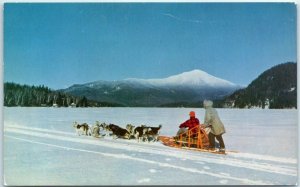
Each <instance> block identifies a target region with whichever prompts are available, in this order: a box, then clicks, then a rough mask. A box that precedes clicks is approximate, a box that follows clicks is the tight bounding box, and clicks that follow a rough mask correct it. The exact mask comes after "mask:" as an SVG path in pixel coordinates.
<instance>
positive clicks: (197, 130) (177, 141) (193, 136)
mask: <svg viewBox="0 0 300 187" xmlns="http://www.w3.org/2000/svg"><path fill="white" fill-rule="evenodd" d="M159 141H160V142H162V144H163V145H165V146H169V147H174V148H179V149H188V150H195V151H201V152H209V153H214V154H226V153H224V152H219V151H212V150H209V140H208V136H207V134H206V132H205V130H204V129H203V128H201V127H200V126H199V125H198V126H196V127H194V128H191V129H189V130H188V131H187V132H185V133H182V134H180V135H179V136H178V138H174V137H168V136H159Z"/></svg>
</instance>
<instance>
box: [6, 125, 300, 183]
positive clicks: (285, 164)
mask: <svg viewBox="0 0 300 187" xmlns="http://www.w3.org/2000/svg"><path fill="white" fill-rule="evenodd" d="M4 130H5V131H6V132H11V133H16V134H22V135H28V136H34V137H39V138H43V139H45V138H46V139H49V140H51V139H55V140H60V141H66V142H73V143H81V144H90V145H95V146H102V147H109V148H113V149H123V150H127V151H138V152H143V153H149V154H157V155H163V156H168V157H176V158H181V159H186V160H193V161H199V162H207V163H213V164H220V165H228V166H232V167H240V168H245V169H252V170H256V171H262V172H268V173H276V174H281V175H288V176H297V168H296V167H295V166H293V165H296V163H297V160H295V159H286V158H280V157H273V156H265V155H255V154H248V153H229V154H228V155H226V156H225V155H211V154H210V153H201V152H194V151H187V150H178V149H174V148H169V147H165V146H163V145H161V144H159V143H137V142H136V141H135V140H130V141H129V140H112V139H105V138H104V139H103V138H101V139H95V138H93V137H86V136H75V135H74V134H75V133H68V132H61V131H56V130H49V129H42V128H31V127H23V126H18V125H9V126H5V129H4ZM5 137H8V138H14V139H16V140H19V141H25V142H30V143H35V144H43V145H47V146H51V147H57V148H61V149H67V150H73V151H81V152H89V153H93V154H102V155H103V156H110V157H114V158H119V159H129V160H136V161H140V162H146V163H149V164H158V165H159V166H161V167H169V168H176V169H180V170H182V171H185V172H193V173H199V174H206V175H210V176H214V177H218V178H222V179H223V178H225V179H230V180H236V181H240V182H242V183H245V184H271V183H270V182H262V181H253V180H250V179H243V178H236V177H231V176H226V175H220V174H215V173H210V172H207V171H203V170H199V169H197V168H185V167H180V166H176V165H172V164H169V163H163V162H156V161H152V160H147V159H142V158H136V157H132V156H128V155H125V154H122V155H120V154H111V153H102V152H97V151H91V150H86V149H77V148H72V147H66V146H60V145H55V144H49V143H43V142H39V141H32V140H28V139H24V138H18V137H15V136H11V135H5ZM246 158H248V159H250V158H251V160H245V159H246ZM253 159H256V160H257V161H260V162H253ZM262 161H267V162H262ZM291 164H292V166H291Z"/></svg>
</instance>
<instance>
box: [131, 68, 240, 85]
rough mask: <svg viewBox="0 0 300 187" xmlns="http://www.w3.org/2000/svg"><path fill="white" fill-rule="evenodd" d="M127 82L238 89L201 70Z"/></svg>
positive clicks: (132, 79)
mask: <svg viewBox="0 0 300 187" xmlns="http://www.w3.org/2000/svg"><path fill="white" fill-rule="evenodd" d="M126 80H127V81H131V82H136V83H140V84H150V85H153V86H185V87H198V88H203V87H238V85H236V84H234V83H232V82H229V81H227V80H224V79H220V78H217V77H214V76H212V75H210V74H208V73H206V72H204V71H201V70H193V71H189V72H184V73H181V74H178V75H173V76H170V77H167V78H163V79H135V78H131V79H126Z"/></svg>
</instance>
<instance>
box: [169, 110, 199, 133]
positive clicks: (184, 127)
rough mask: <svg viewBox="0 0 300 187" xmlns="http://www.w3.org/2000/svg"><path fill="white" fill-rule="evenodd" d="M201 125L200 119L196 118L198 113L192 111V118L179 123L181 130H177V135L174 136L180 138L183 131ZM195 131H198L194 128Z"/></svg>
mask: <svg viewBox="0 0 300 187" xmlns="http://www.w3.org/2000/svg"><path fill="white" fill-rule="evenodd" d="M198 125H200V121H199V119H198V118H196V114H195V112H194V111H191V112H190V119H188V120H186V121H185V122H183V123H182V124H180V125H179V130H178V132H177V135H176V136H175V137H174V138H175V139H176V138H178V136H179V135H180V134H182V133H185V132H187V131H188V130H189V129H192V128H194V127H196V126H198ZM194 133H197V129H196V128H195V129H194Z"/></svg>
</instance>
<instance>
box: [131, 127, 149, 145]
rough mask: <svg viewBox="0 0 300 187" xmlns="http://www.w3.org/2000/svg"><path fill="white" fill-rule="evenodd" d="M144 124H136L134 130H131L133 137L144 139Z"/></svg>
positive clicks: (138, 139)
mask: <svg viewBox="0 0 300 187" xmlns="http://www.w3.org/2000/svg"><path fill="white" fill-rule="evenodd" d="M145 128H146V126H145V125H141V126H138V127H136V128H135V129H134V130H133V135H134V137H135V139H137V141H138V142H139V141H140V140H142V141H144V132H145V130H144V129H145Z"/></svg>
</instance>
